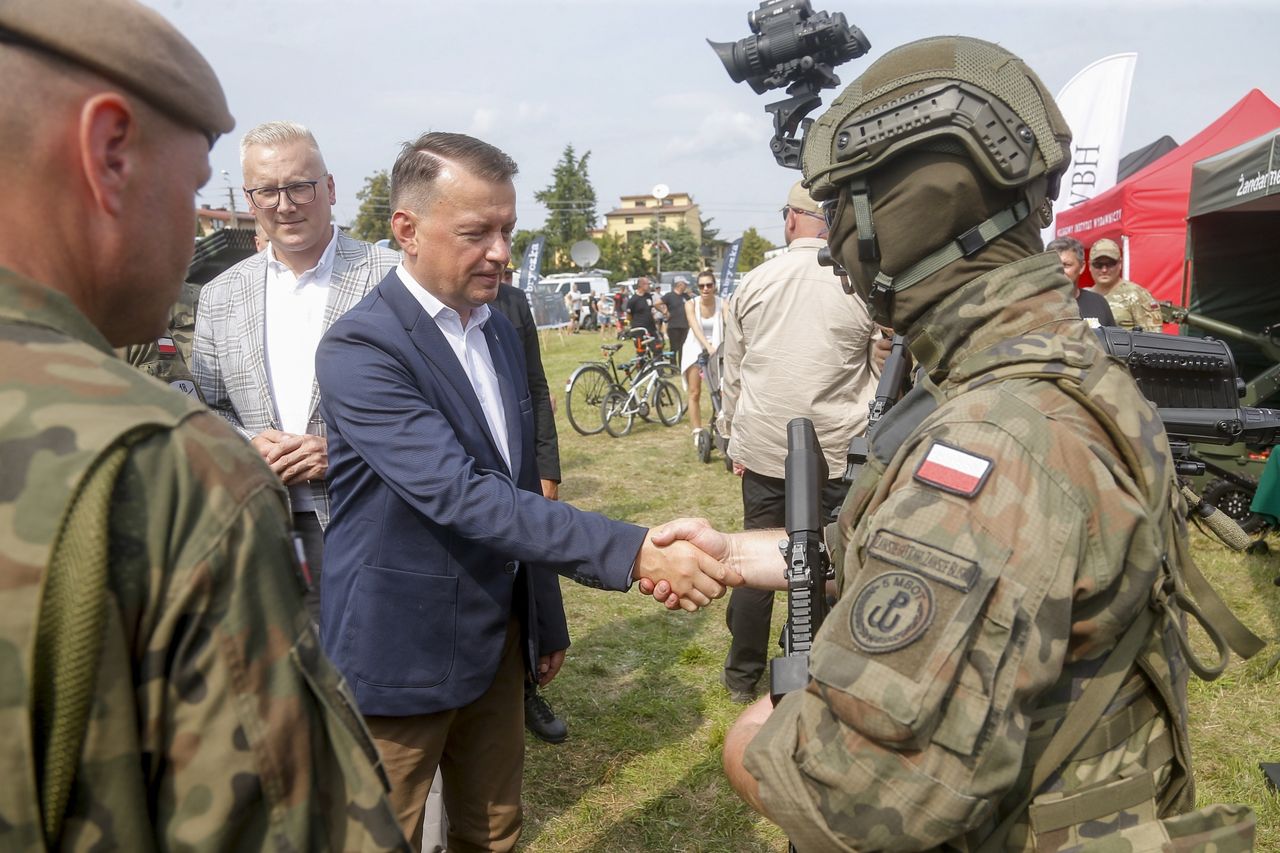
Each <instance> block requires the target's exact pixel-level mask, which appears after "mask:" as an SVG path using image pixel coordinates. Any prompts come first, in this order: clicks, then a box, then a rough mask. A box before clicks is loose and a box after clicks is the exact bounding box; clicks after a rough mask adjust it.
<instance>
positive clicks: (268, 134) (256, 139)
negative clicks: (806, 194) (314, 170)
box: [240, 121, 324, 167]
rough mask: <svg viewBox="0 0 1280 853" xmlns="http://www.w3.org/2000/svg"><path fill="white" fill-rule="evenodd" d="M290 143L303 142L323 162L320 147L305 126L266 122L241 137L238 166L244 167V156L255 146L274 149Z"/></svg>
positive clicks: (295, 123) (282, 122)
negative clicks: (265, 146)
mask: <svg viewBox="0 0 1280 853" xmlns="http://www.w3.org/2000/svg"><path fill="white" fill-rule="evenodd" d="M291 142H305V143H306V144H307V145H309V146H311V150H312V151H314V152H316V154H317V155H318V156H319V157H320V160H321V162H324V155H322V154H320V145H319V144H318V143H317V142H316V138H315V136H313V135H312V133H311V131H310V130H308V129H307V128H306V127H305V126H303V125H301V124H298V123H297V122H296V121H268V122H264V123H263V124H260V125H258V126H257V127H255V128H254V129H253V130H251V131H249V132H248V133H246V134H245V135H244V136H243V137H241V139H240V165H241V167H243V166H244V158H245V154H247V153H248V151H249V149H250V148H252V147H253V146H255V145H267V146H271V147H273V148H275V147H279V146H281V145H288V144H289V143H291Z"/></svg>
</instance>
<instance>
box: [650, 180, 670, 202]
mask: <svg viewBox="0 0 1280 853" xmlns="http://www.w3.org/2000/svg"><path fill="white" fill-rule="evenodd" d="M652 192H653V197H654V198H656V199H657V200H658V201H662V200H663V199H664V198H666V197H667V196H669V195H671V187H669V186H667V185H666V184H654V186H653V190H652Z"/></svg>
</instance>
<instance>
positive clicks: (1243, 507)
mask: <svg viewBox="0 0 1280 853" xmlns="http://www.w3.org/2000/svg"><path fill="white" fill-rule="evenodd" d="M1160 311H1161V313H1162V314H1163V315H1164V320H1165V322H1167V323H1179V324H1181V325H1182V326H1184V327H1190V328H1194V329H1197V330H1201V331H1204V332H1208V333H1209V334H1211V335H1214V336H1215V337H1217V338H1218V339H1219V340H1224V341H1230V342H1231V344H1232V345H1236V344H1244V345H1246V346H1249V347H1252V348H1253V349H1254V350H1256V351H1257V354H1258V355H1260V356H1261V357H1262V359H1264V360H1265V361H1264V363H1267V362H1269V366H1267V367H1266V368H1265V369H1264V370H1263V371H1262V372H1261V373H1259V374H1257V375H1256V376H1254V377H1253V378H1252V379H1250V380H1248V381H1247V382H1245V383H1244V388H1243V392H1242V393H1241V396H1240V403H1241V404H1242V405H1245V406H1256V405H1258V404H1259V403H1263V404H1265V403H1266V402H1268V401H1274V400H1276V399H1277V398H1280V323H1276V324H1273V325H1271V326H1268V327H1266V328H1263V329H1262V330H1261V331H1260V332H1251V331H1248V330H1246V329H1242V328H1240V327H1239V326H1234V325H1231V324H1230V323H1224V322H1222V321H1220V320H1215V319H1213V318H1212V317H1208V316H1206V315H1204V314H1198V313H1196V312H1194V311H1190V310H1188V309H1186V308H1182V307H1179V306H1177V305H1174V304H1173V303H1172V302H1162V303H1160ZM1246 361H1248V359H1246ZM1253 363H1255V364H1256V363H1257V355H1255V356H1254V362H1253ZM1194 450H1195V453H1196V455H1197V456H1198V457H1199V458H1200V459H1201V461H1203V462H1204V463H1205V473H1204V474H1203V475H1202V476H1193V477H1191V478H1189V479H1190V482H1191V484H1192V486H1193V487H1194V488H1195V489H1196V490H1197V491H1200V492H1201V493H1202V494H1203V495H1204V498H1205V500H1206V501H1208V502H1209V503H1211V504H1213V505H1214V506H1216V507H1218V508H1219V509H1221V510H1222V511H1223V512H1224V513H1226V514H1227V515H1228V516H1229V517H1231V518H1232V519H1234V520H1235V521H1236V523H1237V524H1239V525H1240V527H1241V528H1242V529H1244V531H1245V532H1247V533H1255V532H1258V531H1259V530H1261V529H1262V528H1263V526H1264V525H1265V524H1266V519H1265V518H1264V517H1263V516H1261V515H1258V514H1256V513H1254V512H1252V511H1251V509H1250V504H1251V503H1252V502H1253V496H1254V492H1255V491H1256V490H1257V488H1258V478H1259V477H1260V476H1261V474H1262V469H1263V467H1264V465H1265V463H1266V458H1267V451H1266V449H1264V448H1260V447H1258V446H1256V445H1251V444H1248V443H1244V442H1236V443H1233V444H1211V443H1199V442H1197V443H1196V444H1195V446H1194Z"/></svg>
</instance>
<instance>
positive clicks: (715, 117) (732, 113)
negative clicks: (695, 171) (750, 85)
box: [664, 109, 772, 157]
mask: <svg viewBox="0 0 1280 853" xmlns="http://www.w3.org/2000/svg"><path fill="white" fill-rule="evenodd" d="M771 135H772V129H771V126H770V123H769V119H768V117H767V116H761V115H760V114H758V113H747V112H743V111H741V110H725V109H719V110H713V111H711V112H710V113H708V114H707V115H705V116H704V117H703V119H702V121H700V122H699V123H698V126H697V128H696V129H695V130H693V132H691V133H688V134H678V133H677V134H675V135H673V136H672V137H671V139H670V140H668V142H667V145H666V147H665V149H664V153H665V154H666V155H667V156H668V157H697V156H700V155H706V154H726V153H729V152H733V151H741V150H743V149H745V148H749V147H751V146H760V145H767V144H768V142H769V138H770V136H771Z"/></svg>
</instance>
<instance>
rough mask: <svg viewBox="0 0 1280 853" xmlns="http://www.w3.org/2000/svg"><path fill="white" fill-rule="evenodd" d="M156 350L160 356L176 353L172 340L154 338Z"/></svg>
mask: <svg viewBox="0 0 1280 853" xmlns="http://www.w3.org/2000/svg"><path fill="white" fill-rule="evenodd" d="M156 349H158V350H160V354H161V355H174V354H176V353H177V352H178V347H177V345H176V344H174V342H173V338H156Z"/></svg>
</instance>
